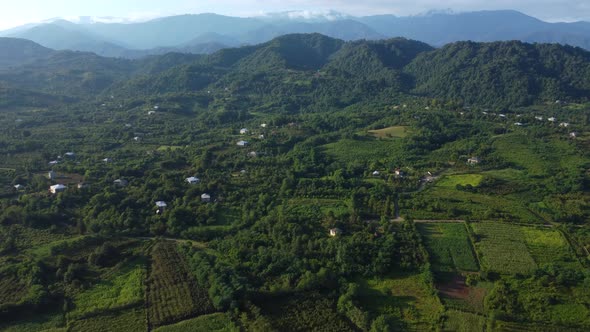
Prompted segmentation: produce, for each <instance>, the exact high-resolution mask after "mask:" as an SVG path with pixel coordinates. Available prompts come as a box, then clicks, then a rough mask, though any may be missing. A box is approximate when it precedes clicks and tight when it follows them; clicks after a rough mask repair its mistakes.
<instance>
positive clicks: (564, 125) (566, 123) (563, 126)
mask: <svg viewBox="0 0 590 332" xmlns="http://www.w3.org/2000/svg"><path fill="white" fill-rule="evenodd" d="M559 126H560V127H562V128H567V127H569V126H570V124H569V122H562V123H560V124H559Z"/></svg>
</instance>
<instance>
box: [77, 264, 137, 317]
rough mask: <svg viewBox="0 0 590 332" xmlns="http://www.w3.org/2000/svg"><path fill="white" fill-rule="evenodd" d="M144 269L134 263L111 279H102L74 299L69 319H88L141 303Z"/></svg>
mask: <svg viewBox="0 0 590 332" xmlns="http://www.w3.org/2000/svg"><path fill="white" fill-rule="evenodd" d="M144 279H145V267H144V266H143V264H139V263H135V264H132V265H130V266H128V267H127V268H125V269H124V270H123V271H120V272H118V273H117V274H116V275H114V276H112V277H110V278H109V277H106V276H105V277H103V278H102V280H101V281H100V282H99V283H98V284H96V285H95V286H94V287H92V288H90V289H88V290H86V291H84V292H82V293H80V294H78V295H76V296H75V298H74V305H75V308H74V310H73V311H72V312H71V313H70V316H71V317H88V316H91V315H95V314H98V313H100V312H103V311H107V310H108V311H111V310H113V309H117V308H123V307H130V306H135V305H138V304H141V303H143V300H144V293H143V281H144Z"/></svg>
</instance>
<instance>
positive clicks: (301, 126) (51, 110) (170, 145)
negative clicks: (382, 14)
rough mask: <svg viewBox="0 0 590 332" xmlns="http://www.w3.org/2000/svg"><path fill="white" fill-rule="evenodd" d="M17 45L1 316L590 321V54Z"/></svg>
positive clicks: (197, 323) (489, 46) (369, 325)
mask: <svg viewBox="0 0 590 332" xmlns="http://www.w3.org/2000/svg"><path fill="white" fill-rule="evenodd" d="M2 43H9V45H10V47H12V49H13V51H14V52H11V53H10V54H8V53H6V54H3V55H2V56H0V330H2V331H121V330H128V331H309V330H314V331H400V330H401V331H441V330H442V331H539V330H542V331H564V330H567V331H578V330H579V331H585V330H588V329H589V328H590V318H589V317H590V270H589V268H590V253H589V250H590V225H589V224H588V221H589V220H590V195H589V192H588V188H589V185H590V171H589V167H590V103H589V101H588V99H587V98H588V95H589V94H588V89H590V81H588V80H589V77H590V75H588V74H589V73H588V71H589V70H590V53H588V52H586V51H583V50H581V49H577V48H572V47H565V46H558V45H548V44H525V43H520V42H501V43H472V42H460V43H455V44H451V45H448V46H445V47H443V48H440V49H434V48H432V47H430V46H429V45H426V44H424V43H420V42H416V41H412V40H407V39H401V38H397V39H390V40H383V41H355V42H344V41H341V40H337V39H332V38H328V37H325V36H322V35H319V34H309V35H305V34H301V35H287V36H283V37H279V38H277V39H274V40H272V41H270V42H268V43H264V44H260V45H255V46H245V47H241V48H234V49H224V50H221V51H219V52H217V53H214V54H212V55H207V56H195V55H186V54H175V53H170V54H166V55H163V56H153V57H148V58H145V59H142V60H124V59H113V58H103V57H99V56H97V55H94V54H90V53H83V52H71V51H53V50H48V49H45V48H42V47H37V46H38V45H37V46H36V45H35V44H31V43H28V42H25V41H22V40H20V41H19V40H16V41H15V40H11V39H0V48H3V47H4V45H3V44H2ZM19 45H20V46H19ZM19 50H20V51H19Z"/></svg>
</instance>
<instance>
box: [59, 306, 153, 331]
mask: <svg viewBox="0 0 590 332" xmlns="http://www.w3.org/2000/svg"><path fill="white" fill-rule="evenodd" d="M145 317H146V316H145V309H143V308H132V309H126V310H121V311H112V312H109V313H105V314H103V315H99V316H93V317H89V318H85V319H81V320H76V321H72V322H71V323H69V324H68V331H71V332H105V331H125V332H145V331H146V330H147V324H146V321H145Z"/></svg>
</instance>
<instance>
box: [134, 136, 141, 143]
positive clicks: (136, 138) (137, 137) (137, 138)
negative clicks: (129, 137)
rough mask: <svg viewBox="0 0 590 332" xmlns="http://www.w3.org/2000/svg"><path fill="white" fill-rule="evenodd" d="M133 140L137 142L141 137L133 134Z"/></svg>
mask: <svg viewBox="0 0 590 332" xmlns="http://www.w3.org/2000/svg"><path fill="white" fill-rule="evenodd" d="M133 140H134V141H136V142H139V141H141V137H139V136H135V137H133Z"/></svg>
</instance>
